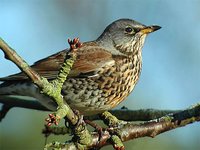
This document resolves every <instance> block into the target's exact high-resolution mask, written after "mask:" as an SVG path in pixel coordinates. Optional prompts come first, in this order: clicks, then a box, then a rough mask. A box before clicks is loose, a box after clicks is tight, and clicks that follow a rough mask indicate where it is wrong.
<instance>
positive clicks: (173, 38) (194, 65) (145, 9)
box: [0, 0, 200, 150]
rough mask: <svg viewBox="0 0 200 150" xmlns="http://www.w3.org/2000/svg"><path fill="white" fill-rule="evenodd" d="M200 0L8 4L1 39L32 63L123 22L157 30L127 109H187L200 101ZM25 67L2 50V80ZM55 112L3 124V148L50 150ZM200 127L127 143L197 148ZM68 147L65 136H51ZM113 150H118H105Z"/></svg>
mask: <svg viewBox="0 0 200 150" xmlns="http://www.w3.org/2000/svg"><path fill="white" fill-rule="evenodd" d="M199 8H200V1H199V0H176V1H174V0H167V1H165V0H148V1H147V0H118V1H116V0H101V1H100V0H84V1H82V0H57V1H56V0H43V1H40V0H29V1H26V0H17V1H16V0H0V18H1V22H0V37H2V38H3V39H4V40H5V41H6V42H7V43H9V45H10V46H11V47H13V48H14V49H15V50H16V51H17V52H18V54H19V55H20V56H22V58H24V59H25V60H26V61H27V62H28V63H29V64H32V63H34V62H35V61H37V60H39V59H41V58H44V57H46V56H48V55H51V54H53V53H56V52H58V51H59V50H62V49H65V48H66V47H68V43H67V39H68V38H69V37H70V38H74V37H80V39H81V41H82V42H83V41H90V40H94V39H95V38H97V37H98V36H99V35H100V34H101V33H102V31H103V30H104V28H105V27H106V26H107V25H108V24H110V23H111V22H113V21H114V20H116V19H119V18H131V19H135V20H137V21H139V22H141V23H143V24H146V25H152V24H157V25H160V26H162V29H161V30H159V31H157V32H155V33H152V34H151V35H150V36H148V37H147V40H146V42H145V46H144V48H143V70H142V74H141V77H140V80H139V83H138V84H137V86H136V87H135V90H134V91H133V92H132V94H131V95H130V96H129V97H128V98H127V100H126V101H124V102H123V103H122V104H121V105H120V106H119V107H118V108H120V107H121V106H127V107H128V108H129V109H141V108H156V109H184V108H187V107H188V106H190V105H192V104H195V103H197V102H199V99H200V88H199V84H200V68H199V65H200V9H199ZM18 71H19V69H18V68H17V67H16V66H15V65H14V64H13V63H11V62H9V61H7V60H5V59H4V55H3V53H2V52H0V76H1V77H3V76H7V75H10V74H12V73H16V72H18ZM46 116H47V112H41V111H36V110H28V109H21V108H14V109H12V110H11V111H10V112H9V113H8V114H7V116H6V118H4V119H3V120H2V122H1V123H0V149H1V150H13V149H15V150H22V149H29V150H36V149H43V147H44V143H45V138H44V136H43V135H42V134H41V131H42V129H43V127H44V118H45V117H46ZM199 132H200V124H199V123H194V124H192V125H188V126H187V127H183V128H179V129H176V130H172V131H170V132H166V133H163V134H161V135H158V136H156V137H155V138H153V139H152V138H141V139H136V140H132V141H129V142H126V143H125V147H126V149H128V150H132V149H148V150H154V149H162V150H169V149H174V150H188V149H192V150H197V149H199V142H200V134H199ZM53 140H57V141H63V142H64V141H66V140H67V138H66V137H65V136H50V137H49V138H48V142H51V141H53ZM104 149H105V150H106V149H112V147H109V146H107V147H105V148H104Z"/></svg>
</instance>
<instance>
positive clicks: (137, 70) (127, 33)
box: [0, 18, 161, 116]
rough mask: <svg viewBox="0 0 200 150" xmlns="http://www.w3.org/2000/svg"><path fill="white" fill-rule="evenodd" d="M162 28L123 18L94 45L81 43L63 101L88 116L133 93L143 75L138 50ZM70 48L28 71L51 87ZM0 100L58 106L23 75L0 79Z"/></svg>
mask: <svg viewBox="0 0 200 150" xmlns="http://www.w3.org/2000/svg"><path fill="white" fill-rule="evenodd" d="M160 28H161V27H160V26H158V25H151V26H146V25H144V24H142V23H139V22H137V21H135V20H132V19H127V18H122V19H118V20H116V21H114V22H112V23H111V24H110V25H108V26H107V27H106V28H105V30H104V31H103V33H102V34H101V35H100V36H99V37H98V38H97V39H96V40H94V41H89V42H83V43H82V46H81V47H80V48H78V50H77V58H76V60H75V62H74V64H73V66H72V69H71V70H70V73H69V75H68V77H67V79H66V80H65V82H64V84H63V86H62V91H61V94H62V96H63V99H64V101H65V102H66V103H67V104H68V105H69V106H70V107H71V108H72V109H75V110H78V111H79V112H80V114H82V115H85V116H89V115H95V114H99V113H102V112H104V111H107V110H110V109H112V108H114V107H116V106H117V105H118V104H119V103H121V102H122V101H124V100H125V99H126V98H127V97H128V95H129V94H130V93H131V92H132V91H133V89H134V87H135V85H136V83H137V82H138V80H139V76H140V74H141V69H142V47H143V45H144V42H145V39H146V36H147V35H148V34H149V33H152V32H154V31H156V30H159V29H160ZM68 53H69V48H68V49H64V50H62V51H59V52H57V53H55V54H53V55H51V56H48V57H46V58H44V59H41V60H39V61H37V62H35V63H34V64H33V65H32V66H31V68H32V69H34V70H35V71H36V72H37V73H39V74H40V75H41V76H43V77H45V78H47V79H48V80H49V81H51V80H53V79H55V78H56V77H57V74H58V72H59V69H60V68H61V65H62V64H63V62H64V60H65V57H66V56H67V55H68ZM0 81H1V82H2V83H1V84H0V98H1V96H10V95H14V96H28V97H32V98H35V99H37V100H38V101H39V102H40V103H41V104H42V105H43V106H45V107H46V108H47V109H49V110H52V111H55V110H56V109H57V105H56V103H55V102H54V101H53V100H52V99H50V98H49V97H47V96H45V95H43V94H42V93H41V92H40V91H39V89H38V87H37V86H36V85H35V84H34V83H32V82H31V81H30V79H29V78H28V77H27V76H26V75H25V74H24V73H23V72H20V73H17V74H13V75H10V76H7V77H2V78H0Z"/></svg>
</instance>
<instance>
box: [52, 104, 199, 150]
mask: <svg viewBox="0 0 200 150" xmlns="http://www.w3.org/2000/svg"><path fill="white" fill-rule="evenodd" d="M196 121H200V104H197V105H195V106H193V107H191V108H188V109H186V110H183V111H180V112H177V113H173V114H168V115H166V116H164V117H161V118H158V119H155V120H151V121H147V122H144V123H140V124H135V123H133V122H123V123H122V124H120V123H119V125H118V126H117V127H115V128H113V129H110V130H109V132H108V131H103V132H102V136H101V138H100V141H98V140H99V134H98V133H97V132H93V133H92V139H93V140H92V143H91V145H87V147H86V149H90V148H94V147H95V148H101V147H103V146H105V145H108V144H110V143H109V139H110V138H111V137H112V135H117V136H118V137H119V139H120V140H121V141H122V142H124V141H128V140H131V139H135V138H141V137H145V136H146V137H155V136H156V135H158V134H160V133H163V132H166V131H170V130H172V129H175V128H179V127H183V126H186V125H188V124H190V123H193V122H196ZM115 137H116V136H115ZM117 139H118V138H117ZM60 145H62V149H63V150H65V149H66V150H67V149H70V148H73V147H74V145H73V143H60ZM119 146H122V148H123V145H121V144H120V142H119ZM51 147H52V148H53V147H54V146H53V145H51Z"/></svg>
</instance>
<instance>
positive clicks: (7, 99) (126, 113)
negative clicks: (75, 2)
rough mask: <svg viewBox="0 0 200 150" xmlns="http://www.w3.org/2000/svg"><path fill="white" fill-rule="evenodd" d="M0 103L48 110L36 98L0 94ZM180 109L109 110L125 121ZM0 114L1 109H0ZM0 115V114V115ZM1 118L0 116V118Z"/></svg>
mask: <svg viewBox="0 0 200 150" xmlns="http://www.w3.org/2000/svg"><path fill="white" fill-rule="evenodd" d="M0 103H2V104H3V105H8V106H12V107H20V108H27V109H34V110H40V111H50V110H48V109H47V108H46V107H44V106H43V105H41V104H40V103H39V102H38V101H36V100H25V99H23V98H22V97H12V96H1V97H0ZM179 111H181V110H158V109H139V110H130V109H123V108H122V109H115V110H110V111H109V112H111V113H112V114H113V115H114V116H116V117H117V118H118V119H120V120H125V121H149V120H152V119H156V118H159V117H162V116H164V115H167V114H169V113H176V112H179ZM0 114H1V111H0ZM0 116H1V115H0ZM84 118H85V119H88V120H99V119H100V118H99V115H93V116H85V117H84ZM1 119H3V118H0V120H1Z"/></svg>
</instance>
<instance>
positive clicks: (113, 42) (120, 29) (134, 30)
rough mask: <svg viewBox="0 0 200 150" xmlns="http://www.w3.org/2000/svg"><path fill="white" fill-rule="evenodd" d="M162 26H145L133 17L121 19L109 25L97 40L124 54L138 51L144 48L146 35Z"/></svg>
mask: <svg viewBox="0 0 200 150" xmlns="http://www.w3.org/2000/svg"><path fill="white" fill-rule="evenodd" d="M160 28H161V27H160V26H155V25H154V26H145V25H143V24H141V23H139V22H136V21H134V20H131V19H119V20H117V21H114V22H113V23H111V24H110V25H109V26H107V27H106V29H105V30H104V32H103V33H102V35H101V36H100V37H99V38H98V39H97V41H99V42H100V43H101V45H102V46H105V47H109V49H112V48H114V49H117V50H119V51H120V52H122V53H124V54H128V53H136V52H137V51H139V50H141V49H142V46H143V44H144V40H145V37H146V35H147V34H149V33H151V32H154V31H156V30H158V29H160Z"/></svg>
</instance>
